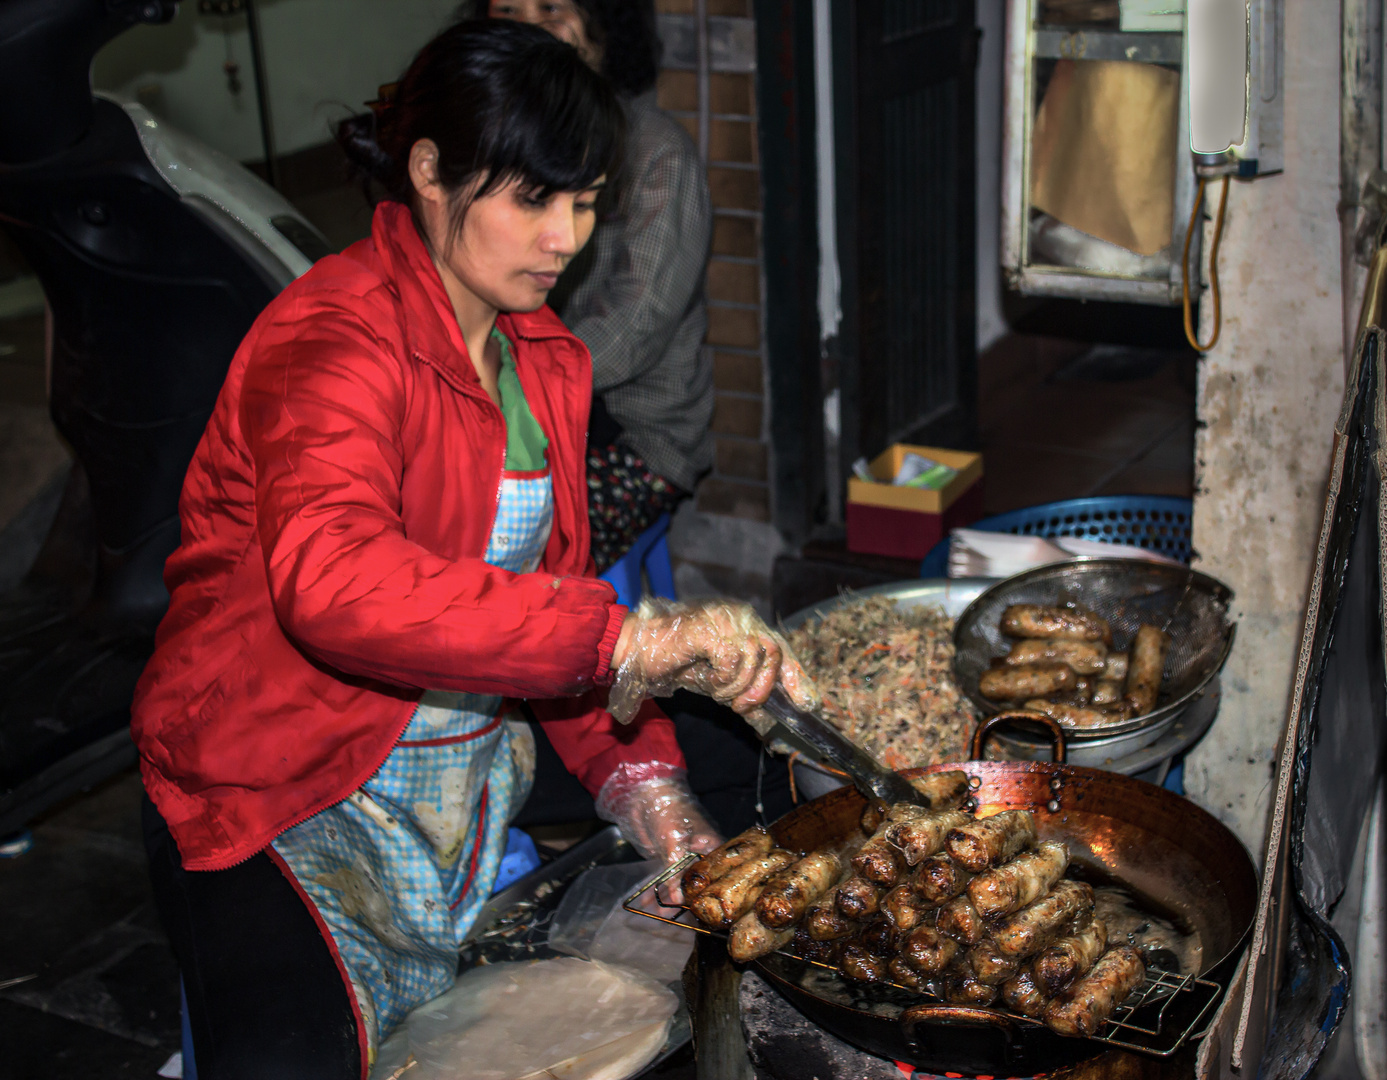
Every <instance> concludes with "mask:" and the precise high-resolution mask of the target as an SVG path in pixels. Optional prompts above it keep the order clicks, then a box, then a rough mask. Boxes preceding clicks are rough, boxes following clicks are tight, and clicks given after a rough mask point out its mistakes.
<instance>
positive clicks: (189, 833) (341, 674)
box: [131, 203, 683, 870]
mask: <svg viewBox="0 0 1387 1080" xmlns="http://www.w3.org/2000/svg"><path fill="white" fill-rule="evenodd" d="M499 326H500V328H501V330H502V331H503V332H504V333H505V334H506V336H507V337H508V338H509V339H510V340H511V342H512V343H513V345H514V350H513V351H514V356H515V364H516V370H517V372H518V374H519V376H520V382H521V385H522V386H523V387H524V390H525V396H526V398H527V400H528V402H529V406H530V409H531V411H532V412H533V413H534V416H535V419H536V420H537V421H538V422H539V424H540V426H541V427H542V428H543V429H544V431H545V433H546V434H547V435H548V437H549V462H550V468H551V471H552V474H553V481H554V524H553V532H552V534H551V536H550V539H549V543H548V546H547V547H546V549H545V552H544V558H543V561H542V563H541V566H540V570H539V571H538V572H537V573H533V574H513V573H509V572H507V571H505V570H500V569H497V568H496V567H493V566H490V565H488V564H487V563H485V562H484V561H483V560H482V556H483V554H484V552H485V551H486V545H487V539H488V537H489V535H490V532H491V526H492V521H493V518H494V516H495V512H496V505H497V500H498V498H499V495H500V487H501V477H502V469H503V467H504V461H505V444H506V436H505V423H504V421H503V419H502V417H501V412H500V410H499V409H498V408H497V407H496V405H495V404H494V403H493V402H492V401H491V399H490V398H489V397H488V396H487V394H486V392H485V391H484V390H483V389H482V387H481V383H480V382H479V380H478V379H477V375H476V373H475V371H474V369H473V367H472V364H471V361H470V360H469V359H468V356H467V350H466V346H465V345H464V343H463V340H462V334H461V332H460V330H459V329H458V325H457V321H456V319H455V318H454V317H453V311H452V305H451V304H450V302H449V300H448V297H447V294H446V293H445V292H444V289H443V283H442V281H441V280H440V278H439V276H438V272H437V270H436V269H435V268H434V266H433V263H432V261H431V260H430V258H429V256H428V253H427V251H426V250H425V248H424V244H423V242H422V240H421V239H420V237H419V235H418V233H417V231H416V229H415V227H414V224H413V221H412V220H411V217H410V214H409V211H408V210H407V209H406V208H405V207H404V206H401V205H399V204H396V203H387V204H383V205H381V206H380V207H379V208H377V210H376V214H375V220H374V223H373V226H372V235H371V237H370V239H368V240H363V241H361V242H360V243H358V244H355V245H353V246H352V247H350V248H348V249H347V250H346V251H345V252H344V253H343V254H342V255H340V256H331V257H328V258H325V259H323V260H321V261H320V262H319V263H318V264H317V265H316V266H314V267H313V269H312V270H310V271H309V272H308V273H307V274H305V275H304V276H303V277H302V278H300V279H299V280H298V281H296V282H295V283H294V284H292V285H291V286H290V287H289V288H288V289H286V290H285V291H284V292H283V293H282V294H281V295H280V296H279V297H278V298H276V299H275V301H274V302H273V303H271V304H270V306H269V307H268V308H266V310H265V311H264V313H263V314H261V316H260V318H259V319H257V320H256V322H255V325H254V326H253V327H252V328H251V331H250V333H249V334H248V335H247V336H246V339H245V341H243V342H242V343H241V347H240V349H238V350H237V352H236V356H235V358H234V359H233V360H232V362H231V369H230V371H229V372H228V373H227V377H226V383H225V385H224V386H223V388H222V392H221V396H220V398H219V399H218V401H217V405H216V409H215V411H214V412H213V414H212V418H211V420H210V421H209V422H208V425H207V430H206V432H204V434H203V437H202V441H201V443H200V444H199V445H198V448H197V452H196V454H195V455H194V457H193V461H192V464H191V466H190V467H189V469H188V475H187V479H186V480H185V481H184V485H183V495H182V499H181V502H180V506H179V512H180V515H181V517H182V526H183V532H182V544H181V546H180V547H179V549H178V550H177V551H176V552H175V553H174V554H173V556H172V557H171V558H170V559H169V561H168V564H167V566H166V567H165V571H164V578H165V581H166V582H167V584H168V587H169V592H170V594H171V597H172V600H171V603H170V606H169V611H168V614H167V615H166V616H165V617H164V621H163V623H162V624H161V625H160V627H159V633H158V638H157V643H156V647H155V651H154V656H153V658H152V659H151V660H150V662H149V666H148V667H147V668H146V669H145V672H144V675H143V676H142V678H141V679H140V683H139V686H138V688H137V689H136V692H135V700H134V705H133V708H132V722H131V729H132V733H133V735H134V739H135V742H136V745H137V746H138V747H139V750H140V758H141V770H142V773H143V776H144V783H145V787H146V789H147V790H148V792H149V795H150V797H151V798H152V799H153V800H154V803H155V805H156V806H157V807H158V809H159V812H160V813H161V814H162V815H163V816H164V819H165V820H166V821H167V822H168V824H169V828H170V830H171V831H172V833H173V836H174V839H175V840H176V841H177V842H178V849H179V851H180V853H181V854H182V857H183V865H184V866H185V867H186V868H187V869H190V870H215V869H220V868H222V867H227V866H231V865H234V864H235V863H237V862H240V861H242V860H244V859H246V858H249V857H250V856H251V855H253V854H255V853H256V852H258V851H260V850H261V849H262V848H264V847H265V846H266V845H267V844H268V843H269V842H270V841H271V840H273V839H274V838H275V837H276V836H278V835H279V834H280V833H281V832H283V831H284V830H285V829H287V828H289V827H290V826H292V825H295V824H297V823H298V822H300V821H303V820H304V819H305V818H308V817H310V816H311V815H313V814H315V813H317V812H318V811H319V810H321V809H323V808H324V807H327V806H331V805H332V804H333V803H336V802H339V801H340V800H342V799H344V798H346V797H347V796H348V795H349V794H351V793H352V792H353V791H355V790H356V789H357V788H358V787H360V786H361V785H362V784H363V783H364V782H365V781H366V780H367V779H368V778H369V777H370V776H371V775H372V774H373V773H374V772H375V771H376V770H377V769H378V768H379V767H380V765H381V763H382V762H383V761H384V760H385V758H386V757H387V756H388V755H389V753H390V751H391V748H392V747H393V746H394V744H395V742H396V740H398V739H399V737H400V734H401V733H402V732H403V730H404V728H405V726H406V724H407V723H408V722H409V719H410V716H411V715H412V713H413V712H414V708H415V703H416V701H417V700H418V698H419V695H420V693H421V691H422V689H431V690H459V691H474V692H478V693H490V694H503V695H507V696H510V697H516V698H528V699H532V700H533V704H534V706H535V711H536V713H537V714H538V715H539V717H540V719H541V720H542V721H544V724H545V731H546V733H547V734H548V736H549V738H550V741H551V742H552V743H553V744H554V747H555V749H556V750H557V751H558V752H559V754H560V756H561V757H562V758H563V759H564V762H565V764H566V765H567V766H568V767H569V768H570V769H571V770H572V771H573V772H574V773H575V775H577V776H578V778H579V779H580V780H582V781H583V783H584V784H585V785H586V786H587V787H588V789H589V790H591V791H594V792H595V791H596V790H597V789H598V788H599V787H600V786H601V784H602V782H603V781H604V780H605V779H606V778H607V777H608V776H609V775H610V774H611V771H612V769H613V768H614V767H615V766H616V765H617V764H618V763H621V762H625V761H643V762H662V763H665V764H667V765H668V767H669V769H670V770H671V771H672V770H673V769H675V768H679V767H682V765H683V757H682V755H681V754H680V752H679V748H678V745H677V743H676V742H675V740H674V730H673V725H671V724H670V722H669V721H668V720H667V719H665V718H664V717H663V716H662V715H660V714H659V712H658V710H656V709H654V708H653V706H651V705H649V704H647V706H646V708H645V710H644V711H643V713H642V715H641V717H640V720H639V721H638V722H637V723H635V724H633V725H631V726H630V727H629V728H622V727H619V726H618V725H616V723H615V722H614V721H613V720H612V718H611V717H610V715H609V714H608V713H607V712H606V711H605V709H604V708H603V702H604V701H605V692H604V691H602V690H600V689H594V688H595V687H598V686H600V684H602V683H604V682H605V681H606V680H607V676H608V674H609V672H608V668H609V665H610V662H611V656H612V650H613V648H614V647H615V644H616V638H617V635H618V633H619V631H620V628H621V623H622V619H623V617H624V616H625V614H626V609H625V608H624V607H622V606H621V605H619V604H617V603H616V602H615V593H614V591H613V589H612V587H611V586H610V585H608V584H606V583H605V582H602V581H599V580H597V579H596V578H594V577H592V576H591V565H592V564H591V559H590V558H589V555H588V515H587V501H586V499H587V485H586V476H585V467H586V466H585V449H584V444H585V440H586V430H587V420H588V407H589V404H590V401H591V393H592V389H591V388H592V363H591V360H590V358H589V355H588V351H587V348H586V347H585V346H584V345H583V344H582V342H580V341H579V340H578V339H577V338H576V337H574V336H573V335H572V334H571V333H569V332H568V330H567V329H566V328H565V327H564V326H563V324H562V323H561V322H560V321H559V320H558V318H557V317H556V316H555V315H554V314H553V313H552V312H551V311H550V310H549V309H548V308H541V309H540V310H538V311H536V312H533V313H531V314H515V315H502V316H501V317H500V320H499ZM575 695H577V696H575ZM546 699H555V700H546Z"/></svg>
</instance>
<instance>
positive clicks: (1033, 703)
mask: <svg viewBox="0 0 1387 1080" xmlns="http://www.w3.org/2000/svg"><path fill="white" fill-rule="evenodd" d="M1026 708H1028V709H1030V710H1031V711H1032V712H1038V713H1044V714H1045V715H1046V716H1048V717H1049V718H1050V719H1051V720H1057V721H1059V722H1060V723H1061V724H1063V725H1064V726H1065V727H1072V728H1092V727H1102V726H1103V725H1104V724H1114V723H1117V722H1118V721H1120V720H1130V719H1131V718H1132V717H1133V716H1134V715H1135V714H1134V713H1133V712H1132V709H1131V706H1130V704H1129V703H1128V702H1127V701H1126V700H1125V699H1124V700H1123V701H1120V702H1118V703H1117V704H1116V705H1074V704H1072V703H1070V702H1067V701H1047V700H1046V699H1045V698H1032V699H1031V700H1030V701H1028V702H1026Z"/></svg>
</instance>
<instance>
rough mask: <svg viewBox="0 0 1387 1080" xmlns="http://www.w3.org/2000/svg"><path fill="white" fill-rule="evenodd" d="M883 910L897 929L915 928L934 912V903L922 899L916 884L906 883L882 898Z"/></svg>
mask: <svg viewBox="0 0 1387 1080" xmlns="http://www.w3.org/2000/svg"><path fill="white" fill-rule="evenodd" d="M881 910H882V913H883V914H884V915H885V916H886V918H887V919H888V920H890V922H891V925H892V926H893V927H895V928H896V930H898V931H899V930H914V929H915V927H917V926H919V925H920V924H921V923H922V922H924V921H925V919H926V917H928V916H931V915H933V914H934V905H933V904H931V903H929V902H928V901H926V900H922V899H921V898H920V894H919V893H917V892H916V891H915V886H914V885H910V884H905V885H897V886H896V887H895V888H894V889H892V890H891V891H890V892H888V893H887V894H886V895H885V896H883V897H882V898H881Z"/></svg>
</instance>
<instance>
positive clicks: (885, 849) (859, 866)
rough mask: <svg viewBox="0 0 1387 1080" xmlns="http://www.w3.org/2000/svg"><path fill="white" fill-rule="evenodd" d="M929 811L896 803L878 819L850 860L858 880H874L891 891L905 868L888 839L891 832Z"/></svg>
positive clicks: (893, 845)
mask: <svg viewBox="0 0 1387 1080" xmlns="http://www.w3.org/2000/svg"><path fill="white" fill-rule="evenodd" d="M929 813H930V812H929V811H928V810H926V809H925V808H924V807H923V806H915V805H914V804H913V803H896V805H895V806H893V807H891V809H890V810H888V811H887V813H886V816H885V817H884V818H882V819H881V824H880V825H878V826H877V829H876V832H874V833H872V836H871V839H869V840H868V841H867V842H866V843H865V844H863V845H862V847H861V848H860V849H859V850H858V852H857V854H856V855H854V856H853V857H852V868H853V870H854V871H855V872H856V873H857V876H858V877H864V878H866V879H867V880H868V881H875V882H876V883H877V884H878V885H883V886H885V887H886V888H888V889H889V888H891V887H892V886H893V885H896V884H898V883H899V881H900V876H901V871H902V870H903V869H905V863H904V862H903V861H902V858H901V853H900V851H899V849H897V847H896V845H895V844H893V843H892V842H891V841H890V840H889V839H887V838H888V837H889V836H890V835H891V831H892V830H893V829H895V828H896V827H897V826H899V825H902V824H903V823H905V822H907V821H913V820H915V819H916V818H922V817H927V816H928V815H929Z"/></svg>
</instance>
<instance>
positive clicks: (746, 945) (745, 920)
mask: <svg viewBox="0 0 1387 1080" xmlns="http://www.w3.org/2000/svg"><path fill="white" fill-rule="evenodd" d="M794 936H795V928H794V927H793V926H791V927H789V928H787V929H783V930H773V929H771V928H770V927H769V926H767V925H766V924H765V923H763V922H762V921H761V920H760V919H758V918H757V917H756V912H754V911H748V912H747V913H746V914H745V915H743V916H742V917H741V918H740V919H738V920H737V921H736V922H735V923H733V925H732V930H731V932H730V933H728V935H727V955H728V956H730V957H732V959H733V960H735V961H737V963H739V964H745V963H746V962H747V961H748V960H755V959H756V958H757V957H758V956H765V955H766V954H767V953H772V952H775V950H776V949H778V948H780V946H782V945H784V944H786V943H787V942H789V941H790V939H791V938H793V937H794Z"/></svg>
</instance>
